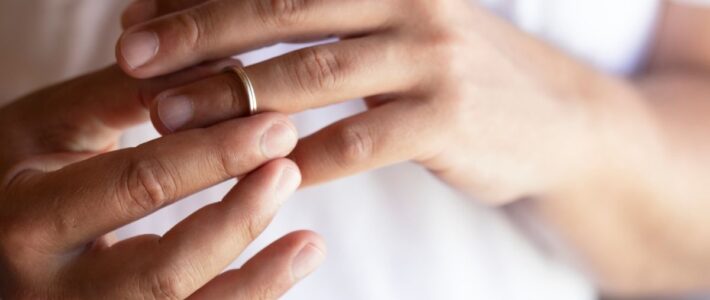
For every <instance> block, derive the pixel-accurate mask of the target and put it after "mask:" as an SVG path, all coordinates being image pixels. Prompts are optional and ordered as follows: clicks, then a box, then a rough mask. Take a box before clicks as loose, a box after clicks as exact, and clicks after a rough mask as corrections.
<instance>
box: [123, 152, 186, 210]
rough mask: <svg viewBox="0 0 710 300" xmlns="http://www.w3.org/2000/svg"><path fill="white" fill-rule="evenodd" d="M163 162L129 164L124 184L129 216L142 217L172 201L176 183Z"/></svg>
mask: <svg viewBox="0 0 710 300" xmlns="http://www.w3.org/2000/svg"><path fill="white" fill-rule="evenodd" d="M172 174H173V173H172V172H170V170H169V169H168V167H167V166H166V164H165V163H164V162H161V161H160V160H159V159H156V158H151V157H149V158H147V159H141V160H137V161H132V162H130V163H129V166H128V168H127V171H126V174H125V175H124V176H125V179H124V180H123V181H124V184H125V191H126V196H127V197H126V198H127V203H125V210H126V211H127V212H128V213H129V214H130V215H142V214H145V213H146V212H152V211H154V210H156V209H159V208H161V207H163V206H164V205H165V204H167V203H168V201H169V200H170V199H172V198H173V197H174V195H175V193H176V190H177V183H176V181H175V179H174V177H173V175H172Z"/></svg>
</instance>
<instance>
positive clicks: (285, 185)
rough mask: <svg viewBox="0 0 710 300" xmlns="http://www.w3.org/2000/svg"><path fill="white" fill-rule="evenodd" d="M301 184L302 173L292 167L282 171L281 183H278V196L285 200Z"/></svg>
mask: <svg viewBox="0 0 710 300" xmlns="http://www.w3.org/2000/svg"><path fill="white" fill-rule="evenodd" d="M299 185H301V173H300V172H298V170H295V169H293V168H291V167H287V168H285V169H284V170H283V171H281V177H280V178H279V183H278V184H277V185H276V193H277V195H278V198H279V199H281V200H283V199H286V198H287V197H288V196H289V195H291V194H293V192H295V191H296V189H297V188H298V186H299Z"/></svg>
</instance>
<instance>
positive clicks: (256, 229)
mask: <svg viewBox="0 0 710 300" xmlns="http://www.w3.org/2000/svg"><path fill="white" fill-rule="evenodd" d="M261 215H262V214H259V213H258V212H254V213H253V214H249V216H250V217H247V218H243V219H242V220H241V223H240V224H239V226H238V228H239V229H238V230H239V235H238V236H239V237H241V239H242V240H243V241H253V240H256V238H258V237H259V235H261V232H262V229H263V228H264V226H266V224H265V221H264V218H262V217H261Z"/></svg>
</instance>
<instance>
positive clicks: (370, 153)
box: [291, 101, 447, 186]
mask: <svg viewBox="0 0 710 300" xmlns="http://www.w3.org/2000/svg"><path fill="white" fill-rule="evenodd" d="M437 114H440V112H436V111H434V110H432V109H430V106H428V105H425V103H423V102H417V101H395V102H389V103H387V104H384V105H382V106H379V107H376V108H374V109H372V110H370V111H367V112H365V113H362V114H359V115H356V116H353V117H350V118H348V119H345V120H342V121H339V122H337V123H335V124H333V125H330V126H328V127H326V128H324V129H323V130H321V131H319V132H316V133H315V134H313V135H311V136H308V137H306V138H304V139H303V140H301V141H300V142H299V144H298V146H297V147H296V149H295V150H294V152H293V153H292V154H291V158H292V159H293V160H294V161H295V162H296V163H297V164H298V165H299V167H300V168H301V172H302V174H303V185H304V186H309V185H314V184H318V183H321V182H325V181H329V180H333V179H337V178H341V177H345V176H348V175H352V174H356V173H359V172H363V171H367V170H371V169H375V168H379V167H383V166H387V165H391V164H394V163H398V162H403V161H408V160H412V159H422V158H425V157H429V156H432V155H433V153H434V152H436V151H439V148H438V147H439V145H441V144H442V143H441V142H440V140H439V139H441V138H443V137H444V136H446V134H447V133H446V132H439V131H437V128H442V127H439V126H436V125H437V124H436V123H435V122H437V121H436V120H442V119H443V120H445V119H446V117H444V118H442V117H441V116H437ZM444 128H446V127H444Z"/></svg>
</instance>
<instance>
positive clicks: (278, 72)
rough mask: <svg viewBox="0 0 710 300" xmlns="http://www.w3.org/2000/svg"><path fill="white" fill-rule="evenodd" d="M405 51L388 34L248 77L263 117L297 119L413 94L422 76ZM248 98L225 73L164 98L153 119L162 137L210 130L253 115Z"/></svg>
mask: <svg viewBox="0 0 710 300" xmlns="http://www.w3.org/2000/svg"><path fill="white" fill-rule="evenodd" d="M403 48H404V46H403V43H397V42H394V41H393V39H392V38H391V37H390V36H389V35H388V34H382V35H377V36H370V37H363V38H357V39H350V40H345V41H341V42H338V43H332V44H327V45H321V46H316V47H313V48H306V49H302V50H299V51H296V52H293V53H290V54H286V55H284V56H281V57H277V58H275V59H272V60H268V61H265V62H262V63H259V64H256V65H253V66H250V67H248V68H247V70H246V71H247V73H248V74H249V77H250V79H251V81H252V82H253V85H254V89H255V92H256V96H257V97H258V106H259V110H260V111H278V112H283V113H294V112H299V111H303V110H306V109H311V108H316V107H321V106H325V105H329V104H333V103H335V102H339V101H344V100H348V99H353V98H358V97H364V96H372V95H380V94H390V93H395V94H396V93H402V92H404V91H409V90H411V89H412V88H413V87H414V86H415V85H416V84H417V82H419V79H420V78H419V75H417V74H419V73H420V72H417V71H416V69H417V68H418V66H417V65H414V64H411V63H408V62H409V61H412V59H411V58H409V57H407V55H406V54H404V55H403V54H402V53H409V52H408V51H406V49H403ZM245 95H246V93H245V92H244V90H243V85H242V81H241V80H240V79H239V77H238V76H236V75H235V74H231V73H223V74H219V75H215V76H212V77H209V78H206V79H203V80H201V81H197V82H194V83H192V84H189V85H186V86H183V87H179V88H175V89H172V90H168V91H165V92H163V93H161V94H160V95H159V96H158V97H156V100H155V101H154V103H152V104H151V115H152V119H153V122H154V124H155V125H156V128H158V130H159V131H161V132H162V133H169V132H174V131H179V130H185V129H190V128H197V127H204V126H208V125H211V124H215V123H217V122H220V121H224V120H227V119H230V118H234V117H238V116H243V115H245V114H247V112H248V105H246V102H247V99H245Z"/></svg>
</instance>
